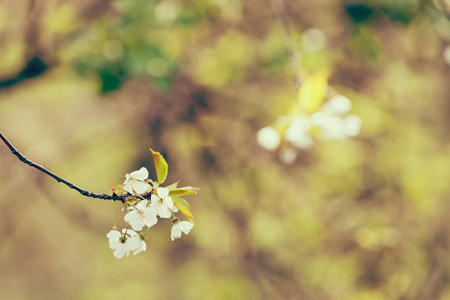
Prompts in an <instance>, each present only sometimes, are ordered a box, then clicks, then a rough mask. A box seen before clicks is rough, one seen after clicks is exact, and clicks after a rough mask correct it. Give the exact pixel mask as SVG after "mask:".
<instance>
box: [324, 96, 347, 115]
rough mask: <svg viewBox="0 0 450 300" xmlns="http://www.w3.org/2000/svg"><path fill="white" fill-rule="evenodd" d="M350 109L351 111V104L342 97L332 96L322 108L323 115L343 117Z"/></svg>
mask: <svg viewBox="0 0 450 300" xmlns="http://www.w3.org/2000/svg"><path fill="white" fill-rule="evenodd" d="M350 109H352V102H351V101H350V100H349V99H348V98H347V97H345V96H342V95H338V96H334V97H333V98H331V99H330V100H329V101H328V102H327V103H325V105H324V106H323V107H322V111H323V112H324V113H329V114H334V115H345V114H346V113H348V112H349V111H350Z"/></svg>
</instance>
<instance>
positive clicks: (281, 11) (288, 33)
mask: <svg viewBox="0 0 450 300" xmlns="http://www.w3.org/2000/svg"><path fill="white" fill-rule="evenodd" d="M269 2H270V6H272V10H273V12H274V14H275V16H276V18H277V20H278V22H279V23H280V24H281V28H282V29H283V36H284V40H285V43H286V45H287V46H288V53H289V64H290V66H291V69H292V76H293V80H294V84H295V87H296V89H297V90H298V89H299V88H300V85H301V84H302V81H301V79H300V76H299V71H300V65H299V63H298V54H297V51H295V44H294V39H293V37H292V30H291V26H290V25H289V20H288V15H287V12H286V7H285V6H284V3H283V0H269Z"/></svg>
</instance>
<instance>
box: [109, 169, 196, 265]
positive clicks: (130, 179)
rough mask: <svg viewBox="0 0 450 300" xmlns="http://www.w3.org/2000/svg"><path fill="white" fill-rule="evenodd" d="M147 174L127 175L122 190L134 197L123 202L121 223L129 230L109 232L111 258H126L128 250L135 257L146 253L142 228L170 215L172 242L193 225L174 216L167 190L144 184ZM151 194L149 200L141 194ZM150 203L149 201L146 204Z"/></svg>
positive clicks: (172, 205) (144, 171)
mask: <svg viewBox="0 0 450 300" xmlns="http://www.w3.org/2000/svg"><path fill="white" fill-rule="evenodd" d="M147 178H148V171H147V169H146V168H144V167H143V168H141V169H140V170H138V171H134V172H132V173H130V174H126V179H125V182H124V183H123V189H124V190H125V191H127V192H128V193H130V194H131V195H133V196H136V197H131V199H132V200H131V201H127V202H126V209H127V213H126V214H125V217H124V220H125V221H126V222H127V223H128V224H129V225H130V226H131V228H132V229H123V230H122V233H120V232H119V231H117V230H111V231H110V232H109V233H108V234H107V235H106V236H107V237H108V239H109V247H110V248H111V249H113V250H114V253H113V254H114V256H115V257H117V258H122V257H123V256H124V255H126V256H128V255H129V254H130V252H131V251H133V254H134V255H136V254H138V253H140V252H142V251H145V250H146V248H147V246H146V244H145V241H144V240H145V238H146V233H147V232H148V230H147V231H146V232H145V233H140V234H138V233H137V232H136V231H141V230H142V229H143V228H144V227H145V226H147V227H148V228H150V227H152V226H153V225H155V224H156V223H157V222H158V217H160V218H170V217H172V216H173V220H172V223H173V226H172V231H171V238H172V241H173V240H174V239H175V238H180V237H181V232H184V233H185V234H188V233H189V231H190V230H191V229H192V227H193V226H194V225H193V224H192V223H191V222H188V221H181V222H180V220H179V219H178V218H177V217H175V216H174V214H173V213H175V212H178V208H177V207H176V206H175V205H174V203H173V201H172V198H171V197H170V196H169V189H167V188H164V187H152V185H150V184H149V183H147V181H146V180H147ZM148 193H151V196H150V199H148V198H144V197H143V196H142V195H145V194H148ZM147 197H148V196H147ZM149 200H150V201H149Z"/></svg>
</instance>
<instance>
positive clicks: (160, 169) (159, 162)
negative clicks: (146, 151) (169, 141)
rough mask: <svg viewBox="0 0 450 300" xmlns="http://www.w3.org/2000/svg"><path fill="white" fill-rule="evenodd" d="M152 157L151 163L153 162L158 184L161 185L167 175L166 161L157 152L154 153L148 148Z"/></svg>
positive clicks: (167, 166)
mask: <svg viewBox="0 0 450 300" xmlns="http://www.w3.org/2000/svg"><path fill="white" fill-rule="evenodd" d="M150 151H152V155H153V161H154V162H155V168H156V175H157V176H158V183H159V184H161V183H163V182H164V181H165V180H166V178H167V173H168V169H169V165H167V162H166V160H165V159H164V157H163V156H162V155H161V153H159V152H155V151H153V150H152V149H151V148H150Z"/></svg>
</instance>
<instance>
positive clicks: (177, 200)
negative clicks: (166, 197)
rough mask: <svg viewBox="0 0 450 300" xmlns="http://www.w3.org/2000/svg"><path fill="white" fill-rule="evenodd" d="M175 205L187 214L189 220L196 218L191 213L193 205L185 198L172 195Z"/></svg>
mask: <svg viewBox="0 0 450 300" xmlns="http://www.w3.org/2000/svg"><path fill="white" fill-rule="evenodd" d="M171 198H172V201H173V205H175V206H176V207H177V208H178V209H179V210H180V211H181V212H182V213H183V215H185V217H186V218H188V220H191V221H192V220H194V216H193V215H192V213H191V207H190V205H189V203H187V202H186V200H184V199H183V198H180V197H178V196H171Z"/></svg>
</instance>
